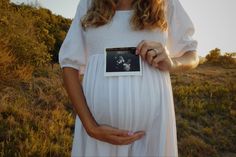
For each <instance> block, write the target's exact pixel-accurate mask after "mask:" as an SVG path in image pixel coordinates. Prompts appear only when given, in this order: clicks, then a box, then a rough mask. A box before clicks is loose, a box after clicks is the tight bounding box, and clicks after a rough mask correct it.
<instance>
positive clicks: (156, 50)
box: [148, 49, 159, 59]
mask: <svg viewBox="0 0 236 157" xmlns="http://www.w3.org/2000/svg"><path fill="white" fill-rule="evenodd" d="M149 51H154V52H156V53H155V55H154V56H153V59H154V58H155V57H156V56H157V55H158V54H159V53H158V52H159V51H158V49H149V50H148V52H149Z"/></svg>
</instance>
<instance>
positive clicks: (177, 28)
mask: <svg viewBox="0 0 236 157" xmlns="http://www.w3.org/2000/svg"><path fill="white" fill-rule="evenodd" d="M167 23H168V37H167V49H168V51H169V55H170V57H171V58H175V57H180V56H182V55H183V54H184V53H185V52H187V51H190V50H195V51H196V49H197V45H198V42H197V41H196V40H194V39H193V34H194V32H195V28H194V25H193V22H192V21H191V19H190V17H189V16H188V14H187V12H186V11H185V10H184V8H183V6H182V5H181V3H180V2H179V0H168V2H167Z"/></svg>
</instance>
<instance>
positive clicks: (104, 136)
mask: <svg viewBox="0 0 236 157" xmlns="http://www.w3.org/2000/svg"><path fill="white" fill-rule="evenodd" d="M88 134H89V135H90V136H91V137H93V138H95V139H97V140H100V141H103V142H107V143H110V144H113V145H128V144H131V143H133V142H135V141H136V140H139V139H141V138H142V137H143V136H144V135H145V132H144V131H137V132H130V131H126V130H121V129H117V128H114V127H111V126H108V125H98V126H96V127H95V128H93V129H92V130H91V131H90V132H88Z"/></svg>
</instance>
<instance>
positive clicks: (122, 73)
mask: <svg viewBox="0 0 236 157" xmlns="http://www.w3.org/2000/svg"><path fill="white" fill-rule="evenodd" d="M113 48H114V49H116V48H119V49H120V48H124V49H127V48H131V47H106V48H104V62H105V64H104V76H142V59H141V56H140V55H139V69H140V71H131V72H126V71H124V72H107V71H106V68H107V51H106V49H113ZM119 51H120V50H119ZM126 51H127V50H126Z"/></svg>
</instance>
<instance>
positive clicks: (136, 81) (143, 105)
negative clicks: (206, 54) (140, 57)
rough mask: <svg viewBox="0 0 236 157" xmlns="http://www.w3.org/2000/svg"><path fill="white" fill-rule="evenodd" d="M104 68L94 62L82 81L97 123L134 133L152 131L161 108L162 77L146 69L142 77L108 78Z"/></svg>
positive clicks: (145, 66)
mask: <svg viewBox="0 0 236 157" xmlns="http://www.w3.org/2000/svg"><path fill="white" fill-rule="evenodd" d="M90 63H91V62H90ZM94 64H95V65H94ZM102 65H103V64H102V63H100V64H99V60H94V61H93V62H92V63H91V64H90V65H89V66H88V68H87V70H86V72H85V77H84V80H83V90H84V94H85V97H86V100H87V104H88V106H89V108H90V110H91V112H92V114H93V116H94V118H95V120H96V121H97V122H98V123H99V124H107V125H111V126H113V127H117V128H120V129H126V130H132V131H138V130H145V131H146V130H148V129H149V128H151V126H152V124H153V121H154V120H155V119H156V117H157V116H158V115H159V112H160V107H161V104H160V103H161V92H160V91H161V88H163V87H162V84H161V79H162V78H161V77H162V76H161V73H159V72H156V71H153V69H150V67H147V65H144V67H143V75H142V76H115V77H114V76H113V77H106V76H104V73H103V69H104V68H103V66H102Z"/></svg>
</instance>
